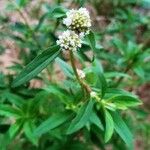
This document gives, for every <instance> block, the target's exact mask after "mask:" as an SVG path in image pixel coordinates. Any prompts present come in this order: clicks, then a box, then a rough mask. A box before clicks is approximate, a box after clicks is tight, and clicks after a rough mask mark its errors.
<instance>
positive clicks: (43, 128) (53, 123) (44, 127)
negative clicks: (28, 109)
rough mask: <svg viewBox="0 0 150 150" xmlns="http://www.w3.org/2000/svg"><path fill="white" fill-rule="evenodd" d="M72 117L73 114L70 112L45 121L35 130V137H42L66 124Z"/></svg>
mask: <svg viewBox="0 0 150 150" xmlns="http://www.w3.org/2000/svg"><path fill="white" fill-rule="evenodd" d="M70 117H71V114H70V113H68V112H64V113H58V114H55V115H53V116H51V117H50V118H48V119H47V120H46V121H44V122H43V123H42V124H41V125H40V126H39V127H38V128H37V129H35V132H34V135H35V136H40V135H42V134H44V133H46V132H48V131H50V130H52V129H54V128H56V127H58V126H60V125H61V124H63V123H64V122H66V121H67V120H68V119H69V118H70Z"/></svg>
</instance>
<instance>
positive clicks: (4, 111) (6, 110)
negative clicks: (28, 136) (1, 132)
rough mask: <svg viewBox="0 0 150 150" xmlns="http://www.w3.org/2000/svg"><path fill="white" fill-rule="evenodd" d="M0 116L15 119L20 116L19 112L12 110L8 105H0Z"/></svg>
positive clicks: (15, 109)
mask: <svg viewBox="0 0 150 150" xmlns="http://www.w3.org/2000/svg"><path fill="white" fill-rule="evenodd" d="M0 115H4V116H6V117H17V118H19V117H20V116H21V111H20V110H19V109H17V108H14V107H12V106H9V105H6V104H5V105H4V104H0Z"/></svg>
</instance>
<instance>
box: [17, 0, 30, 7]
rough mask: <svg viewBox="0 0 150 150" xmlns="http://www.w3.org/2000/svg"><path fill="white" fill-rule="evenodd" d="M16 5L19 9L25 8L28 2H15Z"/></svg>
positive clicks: (20, 0) (26, 0) (22, 0)
mask: <svg viewBox="0 0 150 150" xmlns="http://www.w3.org/2000/svg"><path fill="white" fill-rule="evenodd" d="M16 3H17V4H18V6H19V7H25V6H26V5H27V3H28V0H16Z"/></svg>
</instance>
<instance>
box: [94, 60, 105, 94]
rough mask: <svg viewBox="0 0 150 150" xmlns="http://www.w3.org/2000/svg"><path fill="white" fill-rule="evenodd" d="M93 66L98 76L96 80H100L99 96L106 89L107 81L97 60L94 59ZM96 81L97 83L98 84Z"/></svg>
mask: <svg viewBox="0 0 150 150" xmlns="http://www.w3.org/2000/svg"><path fill="white" fill-rule="evenodd" d="M93 65H94V67H93V70H94V72H95V73H96V74H97V76H98V81H99V82H100V87H101V97H103V96H104V95H105V92H106V90H107V82H106V79H105V77H104V75H103V68H102V67H101V64H100V63H99V62H98V60H95V61H94V63H93ZM99 82H98V84H99Z"/></svg>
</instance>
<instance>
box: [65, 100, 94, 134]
mask: <svg viewBox="0 0 150 150" xmlns="http://www.w3.org/2000/svg"><path fill="white" fill-rule="evenodd" d="M93 105H94V101H93V100H90V101H89V102H87V103H85V104H84V105H83V106H82V107H81V108H80V109H79V111H78V114H77V116H76V117H75V118H74V119H73V120H72V122H71V124H70V126H69V128H68V130H67V134H71V133H74V132H76V131H78V130H79V129H81V128H83V127H84V126H85V125H86V124H87V123H89V121H90V115H91V113H92V111H93Z"/></svg>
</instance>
